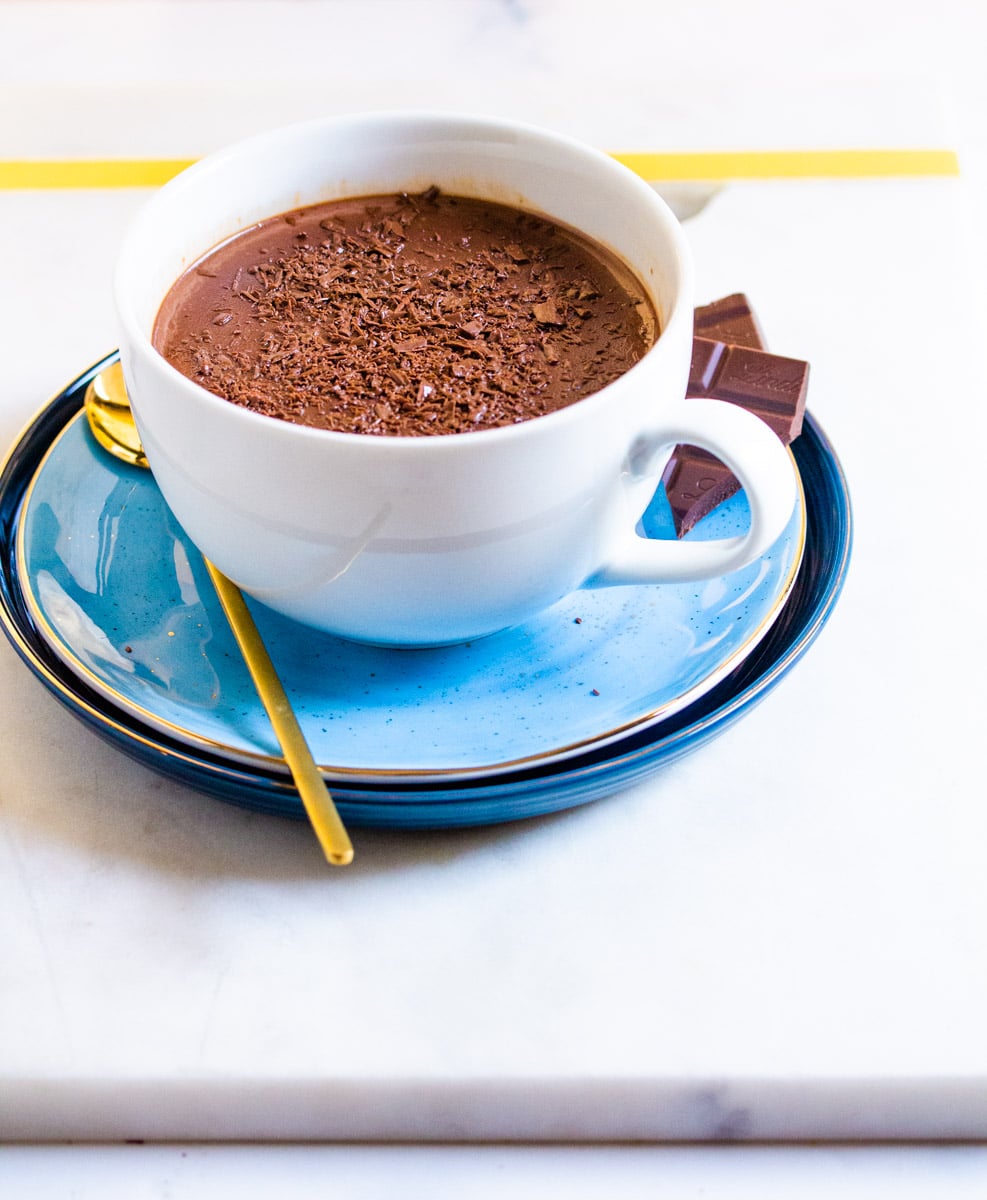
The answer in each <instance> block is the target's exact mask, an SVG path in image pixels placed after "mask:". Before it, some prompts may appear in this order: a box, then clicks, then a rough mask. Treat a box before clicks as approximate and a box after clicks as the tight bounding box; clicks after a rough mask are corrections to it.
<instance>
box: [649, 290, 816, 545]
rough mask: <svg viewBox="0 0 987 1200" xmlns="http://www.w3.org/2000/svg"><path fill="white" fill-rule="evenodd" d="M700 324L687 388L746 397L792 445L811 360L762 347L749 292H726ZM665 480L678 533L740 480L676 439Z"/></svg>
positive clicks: (699, 317)
mask: <svg viewBox="0 0 987 1200" xmlns="http://www.w3.org/2000/svg"><path fill="white" fill-rule="evenodd" d="M695 329H696V333H697V336H696V337H694V339H693V344H692V347H693V349H692V366H691V370H690V373H689V387H688V391H687V393H686V394H687V395H688V396H705V397H708V398H711V399H714V400H726V401H729V402H730V403H732V404H739V405H740V406H741V407H742V408H746V409H747V410H748V411H749V412H752V413H754V415H755V416H758V417H760V418H761V420H762V421H764V422H766V423H767V424H768V425H769V426H770V427H771V428H772V429H773V430H774V432H775V433H776V434H777V435H778V437H779V438H780V439H781V441H782V442H784V444H785V445H788V444H789V442H791V441H792V440H793V439H794V438H796V437H798V435H799V433H800V432H801V429H802V418H803V415H804V413H805V397H806V392H807V390H808V383H809V365H808V363H805V362H802V361H801V360H799V359H794V358H782V357H781V356H780V355H777V354H768V353H767V352H766V351H765V350H763V349H762V348H761V347H763V344H764V343H763V338H762V334H761V331H760V327H759V326H758V323H757V318H756V317H755V316H754V313H753V311H752V309H751V307H750V304H749V303H748V302H747V297H746V296H744V295H742V294H738V295H734V296H726V297H724V299H722V300H717V301H715V302H714V303H713V304H708V305H705V306H703V307H701V308H697V309H696V310H695ZM700 332H701V334H702V336H698V335H699V334H700ZM733 338H738V339H742V340H741V341H738V342H735V341H733V340H732V339H733ZM754 343H756V344H754ZM662 482H663V483H664V485H665V494H666V496H667V498H668V502H669V504H670V505H671V509H672V515H673V517H674V520H675V532H676V534H677V536H678V537H682V535H683V534H685V533H688V532H689V530H690V529H692V528H693V527H694V526H695V525H696V524H698V522H699V521H701V520H702V519H703V517H705V516H707V515H708V514H709V513H711V512H712V511H713V509H714V508H716V507H717V505H719V504H722V503H723V501H724V500H728V499H729V498H730V497H731V496H732V495H733V494H734V492H736V491H737V490H738V489H739V487H740V484H739V483H738V482H737V480H736V478H735V477H734V475H733V474H732V472H731V471H730V470H729V469H728V468H727V467H726V466H724V465H723V463H721V462H720V461H719V459H717V458H715V457H714V456H713V455H712V454H709V453H708V452H707V451H705V450H700V449H699V448H698V447H697V446H676V448H675V452H674V453H673V454H672V457H671V458H670V459H669V461H668V465H667V466H666V468H665V473H664V475H663V476H662Z"/></svg>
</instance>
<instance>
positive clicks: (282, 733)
mask: <svg viewBox="0 0 987 1200" xmlns="http://www.w3.org/2000/svg"><path fill="white" fill-rule="evenodd" d="M206 567H207V568H208V570H209V575H210V578H211V579H212V582H213V586H214V587H215V589H216V594H217V595H218V596H219V602H220V604H221V605H222V606H223V611H224V612H225V613H226V619H227V620H228V621H229V623H230V628H231V629H232V630H233V634H234V636H235V637H236V640H237V643H238V644H239V646H240V650H241V651H242V653H243V657H244V660H245V661H246V664H247V669H248V670H249V671H250V675H251V678H252V679H253V681H254V686H255V687H256V688H257V694H258V695H259V696H260V699H261V703H262V704H263V705H264V708H265V710H266V711H267V715H268V717H269V719H270V722H271V724H272V726H273V727H274V733H275V735H276V737H277V739H278V741H279V742H280V744H281V751H282V753H283V754H284V758H285V762H286V763H287V764H288V769H289V770H290V771H291V775H292V778H293V779H294V781H295V786H296V787H297V788H298V794H299V795H300V796H301V798H302V803H303V804H304V805H305V811H306V812H307V813H308V819H309V821H310V822H311V823H312V828H313V829H314V830H315V835H316V837H317V838H318V839H319V844H320V845H321V846H322V849H323V851H324V853H325V856H326V858H327V859H328V860H329V862H330V863H332V864H333V865H334V866H346V864H347V863H350V862H352V861H353V844H352V842H351V841H350V838H349V834H348V833H347V832H346V829H345V827H344V825H343V823H342V821H341V820H340V819H339V813H338V812H337V811H336V806H335V804H334V803H333V800H332V796H331V795H330V793H329V789H328V788H327V787H326V783H325V780H324V779H323V778H322V775H321V774H320V772H319V768H318V767H317V766H316V765H315V760H314V759H313V758H312V752H311V750H310V749H309V747H308V743H307V742H306V741H305V735H304V734H303V733H302V730H301V726H300V725H299V724H298V720H297V718H296V717H295V714H294V711H293V710H292V707H291V704H290V702H289V700H288V697H287V695H286V694H285V690H284V688H283V687H282V685H281V680H280V679H279V678H278V674H277V671H275V669H274V664H273V663H272V662H271V659H270V656H269V655H268V653H267V650H266V649H265V647H264V643H263V641H262V640H261V636H260V634H259V633H258V631H257V626H256V625H255V624H254V619H253V617H252V616H251V615H250V610H249V609H248V608H247V605H246V602H245V601H244V599H243V595H242V594H241V592H240V589H239V588H238V587H237V586H236V584H235V583H233V582H232V581H231V580H229V579H227V578H226V576H225V575H224V574H223V573H222V572H221V571H219V570H218V569H217V568H216V567H214V566H213V564H212V563H211V562H209V560H208V559H206Z"/></svg>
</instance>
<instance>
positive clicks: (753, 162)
mask: <svg viewBox="0 0 987 1200" xmlns="http://www.w3.org/2000/svg"><path fill="white" fill-rule="evenodd" d="M614 158H616V159H617V161H618V162H622V163H623V164H624V165H625V166H627V167H630V169H631V170H632V171H634V172H635V173H636V174H638V175H641V176H643V178H645V179H653V180H690V181H692V180H727V179H812V178H817V179H818V178H822V179H872V178H881V177H884V178H887V177H893V176H898V177H901V176H934V175H958V174H959V173H960V167H959V161H958V159H957V156H956V153H955V152H954V151H952V150H722V151H676V152H670V153H664V152H660V151H659V152H653V151H642V152H639V153H636V152H628V153H621V154H615V155H614ZM193 161H194V160H193V159H172V158H107V159H36V160H32V159H0V189H4V190H12V189H19V188H151V187H159V186H160V185H161V184H163V183H166V182H167V181H168V180H169V179H171V178H172V177H173V176H175V175H177V174H178V172H179V171H182V170H184V169H185V167H188V166H190V165H191V164H192V162H193Z"/></svg>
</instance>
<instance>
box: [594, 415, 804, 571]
mask: <svg viewBox="0 0 987 1200" xmlns="http://www.w3.org/2000/svg"><path fill="white" fill-rule="evenodd" d="M659 436H660V438H661V445H662V446H668V445H676V444H678V443H680V442H684V443H689V444H690V445H693V446H701V447H702V448H703V449H704V450H708V451H709V452H710V453H711V454H715V455H716V457H717V458H719V459H721V460H722V461H723V462H724V463H726V465H727V466H728V467H729V468H730V470H731V471H732V472H733V473H734V475H736V477H737V479H738V480H739V481H740V485H741V487H742V488H743V489H744V492H745V493H746V495H747V500H748V503H749V505H750V513H751V519H750V526H749V528H748V530H747V532H746V533H745V534H742V535H741V536H739V537H733V538H721V539H719V540H715V541H706V542H681V541H670V540H660V539H649V538H646V537H642V536H641V535H640V534H638V533H636V532H635V531H634V530H633V529H630V530H628V531H627V533H626V534H625V535H623V536H622V537H620V538H619V539H618V541H617V543H616V544H615V545H613V546H612V547H611V552H610V554H609V555H608V557H607V560H606V562H605V563H604V564H603V565H602V566H601V567H600V568H599V569H598V570H597V571H596V572H595V573H594V574H593V576H592V577H591V578H590V579H589V580H587V582H586V584H585V585H584V586H586V587H609V586H612V585H615V584H625V583H672V582H677V581H681V580H688V579H712V578H715V577H716V576H719V575H726V574H728V573H729V572H730V571H738V570H740V568H741V567H746V566H747V565H748V564H749V563H751V562H753V561H754V560H755V559H756V558H760V556H761V555H762V554H763V553H764V552H765V551H766V550H767V549H769V547H770V546H772V545H773V544H774V542H776V541H777V540H778V538H779V537H780V536H781V534H782V532H783V530H784V529H785V526H786V525H787V524H788V521H789V519H790V517H791V515H792V509H793V508H794V506H795V499H796V495H797V491H798V487H797V484H796V480H795V467H794V463H793V462H792V458H791V455H790V454H789V453H788V450H787V449H786V447H785V446H784V444H783V443H782V442H781V440H780V439H779V438H778V436H777V435H776V434H775V433H774V432H773V430H772V429H771V428H770V426H768V425H766V424H765V423H764V421H762V420H761V419H760V418H759V417H756V416H754V414H753V413H750V412H747V411H746V410H745V409H742V408H740V407H738V406H737V405H736V404H730V403H728V402H726V401H724V400H706V399H701V398H695V399H690V400H688V401H686V402H684V403H683V404H682V405H680V406H679V408H678V409H677V410H676V411H675V412H674V413H672V414H669V418H668V420H667V421H665V422H663V425H662V429H661V433H660V435H659ZM657 448H658V447H657V446H656V449H657Z"/></svg>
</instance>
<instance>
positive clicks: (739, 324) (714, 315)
mask: <svg viewBox="0 0 987 1200" xmlns="http://www.w3.org/2000/svg"><path fill="white" fill-rule="evenodd" d="M693 332H694V333H695V335H696V337H702V338H711V339H712V340H714V341H717V342H727V343H729V345H731V346H748V347H749V348H750V349H751V350H763V349H765V341H764V335H763V334H762V333H761V326H760V325H759V324H758V320H757V317H756V316H755V315H754V310H753V309H752V308H751V306H750V302H749V301H748V299H747V297H746V296H745V295H744V294H743V292H735V293H734V294H733V295H732V296H724V297H723V299H722V300H714V301H713V303H712V304H703V305H700V307H699V308H697V309H696V310H695V314H694V321H693Z"/></svg>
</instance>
